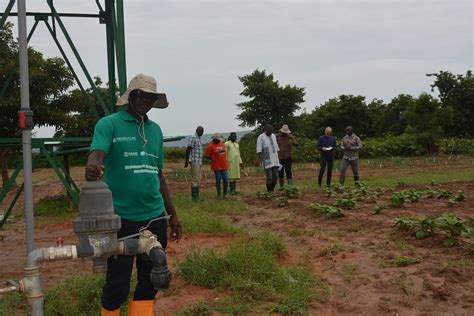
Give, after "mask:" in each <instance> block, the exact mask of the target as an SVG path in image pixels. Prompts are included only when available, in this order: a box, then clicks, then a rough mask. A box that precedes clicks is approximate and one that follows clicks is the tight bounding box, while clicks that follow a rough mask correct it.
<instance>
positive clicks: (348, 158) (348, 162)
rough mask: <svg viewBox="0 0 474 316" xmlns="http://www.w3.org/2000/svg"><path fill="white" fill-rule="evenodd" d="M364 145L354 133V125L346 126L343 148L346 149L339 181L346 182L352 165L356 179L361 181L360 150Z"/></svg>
mask: <svg viewBox="0 0 474 316" xmlns="http://www.w3.org/2000/svg"><path fill="white" fill-rule="evenodd" d="M362 147H363V145H362V142H361V141H360V138H359V136H357V135H356V134H354V131H353V129H352V126H347V127H346V136H344V137H343V138H342V144H341V148H342V150H344V155H343V156H342V163H341V174H340V175H339V183H340V184H344V180H345V179H346V170H347V167H349V166H351V168H352V174H353V175H354V181H355V182H357V181H359V150H361V149H362Z"/></svg>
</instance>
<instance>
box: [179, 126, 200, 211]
mask: <svg viewBox="0 0 474 316" xmlns="http://www.w3.org/2000/svg"><path fill="white" fill-rule="evenodd" d="M203 133H204V128H203V127H202V126H198V127H197V128H196V133H195V134H194V136H193V137H191V138H190V139H189V141H188V147H187V148H186V162H185V163H184V168H187V167H188V165H189V164H191V178H192V180H191V197H192V199H193V201H194V202H197V201H200V200H201V198H200V197H199V190H200V187H201V169H202V142H201V137H202V134H203Z"/></svg>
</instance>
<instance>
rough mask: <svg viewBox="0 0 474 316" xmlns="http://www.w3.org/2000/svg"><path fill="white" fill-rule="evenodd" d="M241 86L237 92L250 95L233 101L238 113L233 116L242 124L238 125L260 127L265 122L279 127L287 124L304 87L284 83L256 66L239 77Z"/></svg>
mask: <svg viewBox="0 0 474 316" xmlns="http://www.w3.org/2000/svg"><path fill="white" fill-rule="evenodd" d="M239 80H240V82H242V84H243V86H244V90H243V91H242V92H241V93H240V95H242V96H244V97H247V98H250V100H249V101H244V102H241V103H238V104H237V107H238V108H240V109H241V110H242V112H241V113H240V114H239V115H237V119H239V120H240V121H241V122H242V123H241V124H240V126H248V127H256V129H257V130H259V129H261V128H262V127H263V126H264V125H265V124H271V125H273V126H274V128H276V127H280V126H281V125H282V124H288V125H290V128H291V125H292V123H293V122H294V114H295V112H296V111H297V110H298V109H300V104H301V103H303V102H304V96H305V91H304V88H299V87H296V86H290V85H285V86H281V85H280V83H279V82H278V81H277V80H275V79H274V77H273V74H272V73H271V74H267V73H266V72H265V70H259V69H256V70H255V71H254V72H252V73H251V74H250V75H246V76H242V77H239Z"/></svg>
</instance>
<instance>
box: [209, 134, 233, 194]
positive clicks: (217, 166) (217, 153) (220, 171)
mask: <svg viewBox="0 0 474 316" xmlns="http://www.w3.org/2000/svg"><path fill="white" fill-rule="evenodd" d="M211 139H212V142H210V143H209V145H207V149H206V158H208V159H210V160H211V169H212V171H214V175H215V177H216V191H217V197H218V198H223V199H225V198H226V196H227V186H228V176H227V169H228V164H227V155H226V150H225V147H226V146H225V144H224V143H223V142H222V136H221V135H219V134H218V133H215V134H214V135H212V137H211ZM221 182H222V186H223V190H222V191H221Z"/></svg>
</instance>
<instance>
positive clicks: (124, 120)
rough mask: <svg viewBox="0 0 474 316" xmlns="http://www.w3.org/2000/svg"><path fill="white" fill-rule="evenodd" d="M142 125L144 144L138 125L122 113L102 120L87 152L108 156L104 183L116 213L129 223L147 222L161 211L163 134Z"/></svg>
mask: <svg viewBox="0 0 474 316" xmlns="http://www.w3.org/2000/svg"><path fill="white" fill-rule="evenodd" d="M144 125H145V133H144V134H145V138H146V139H147V143H146V144H145V142H144V140H143V138H142V137H143V135H142V131H141V128H140V123H139V122H138V121H137V120H136V119H135V118H134V117H133V116H132V115H131V114H130V113H128V112H127V111H126V110H125V109H122V110H121V111H119V112H117V113H114V114H111V115H108V116H106V117H103V118H102V119H100V120H99V121H98V122H97V124H96V126H95V130H94V137H93V139H92V145H91V148H90V151H91V152H92V151H94V150H101V151H103V152H105V153H106V154H107V157H106V159H105V161H104V168H105V172H104V181H105V182H106V183H107V185H108V186H109V188H110V190H111V191H112V197H113V200H114V209H115V213H117V214H118V215H119V216H120V217H122V218H124V219H128V220H131V221H145V220H149V219H152V218H155V217H158V216H160V215H161V214H162V213H163V211H164V203H163V196H162V195H161V192H160V179H159V176H158V173H159V171H160V170H161V169H163V160H164V159H163V133H162V131H161V128H160V126H159V125H158V124H156V123H155V122H152V121H150V120H149V119H147V120H146V121H145V124H144ZM140 135H141V136H140Z"/></svg>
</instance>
